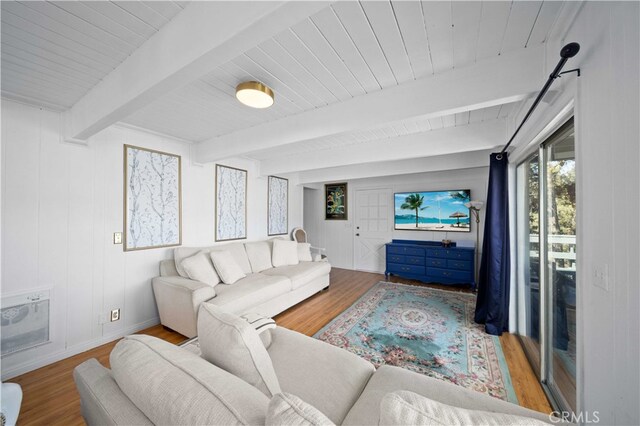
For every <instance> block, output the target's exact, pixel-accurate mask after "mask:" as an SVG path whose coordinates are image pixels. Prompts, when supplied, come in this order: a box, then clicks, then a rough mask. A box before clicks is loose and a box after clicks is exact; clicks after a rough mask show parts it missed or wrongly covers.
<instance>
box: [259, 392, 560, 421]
mask: <svg viewBox="0 0 640 426" xmlns="http://www.w3.org/2000/svg"><path fill="white" fill-rule="evenodd" d="M272 401H273V400H272ZM271 404H272V402H270V403H269V407H271ZM267 419H268V412H267ZM380 424H381V425H398V426H402V425H434V426H435V425H443V426H444V425H448V426H463V425H486V426H509V425H514V426H518V425H520V426H536V425H540V426H544V425H547V424H549V423H547V422H541V421H538V420H536V419H532V418H531V417H522V416H514V415H513V414H502V413H491V412H488V411H480V410H466V409H464V408H459V407H452V406H450V405H447V404H443V403H441V402H438V401H434V400H432V399H429V398H426V397H424V396H422V395H418V394H417V393H414V392H409V391H398V392H392V393H388V394H386V395H385V396H384V397H383V398H382V403H381V404H380Z"/></svg>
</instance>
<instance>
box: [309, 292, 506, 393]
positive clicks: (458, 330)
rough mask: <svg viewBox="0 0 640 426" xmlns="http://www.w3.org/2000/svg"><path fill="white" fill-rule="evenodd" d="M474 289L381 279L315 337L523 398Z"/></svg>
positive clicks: (378, 362)
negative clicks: (479, 316) (478, 314)
mask: <svg viewBox="0 0 640 426" xmlns="http://www.w3.org/2000/svg"><path fill="white" fill-rule="evenodd" d="M475 304H476V297H475V295H473V294H468V293H457V292H453V291H446V290H437V289H432V288H427V287H418V286H410V285H403V284H395V283H389V282H379V283H378V284H376V285H375V286H373V287H372V288H371V289H370V290H369V291H368V292H367V293H365V294H364V296H362V297H361V298H360V299H359V300H358V301H357V302H356V303H354V304H353V305H351V307H349V308H348V309H347V310H346V311H344V312H343V313H342V314H340V315H339V316H338V317H336V318H335V319H334V320H333V321H331V322H330V323H329V324H328V325H326V326H325V327H324V328H323V329H322V330H320V331H319V332H317V333H316V334H315V335H314V336H313V337H315V338H317V339H320V340H323V341H325V342H327V343H330V344H332V345H334V346H338V347H340V348H344V349H346V350H348V351H350V352H352V353H354V354H356V355H359V356H361V357H362V358H364V359H366V360H368V361H370V362H372V363H373V364H375V365H376V367H377V366H380V365H382V364H387V365H394V366H397V367H402V368H406V369H407V370H411V371H415V372H418V373H421V374H424V375H427V376H430V377H435V378H437V379H441V380H445V381H447V382H450V383H454V384H456V385H460V386H464V387H465V388H469V389H473V390H475V391H478V392H483V393H486V394H488V395H491V396H493V397H496V398H500V399H502V400H505V401H509V402H513V403H515V404H517V403H518V399H517V397H516V395H515V392H514V390H513V385H512V383H511V377H510V376H509V369H508V367H507V364H506V361H505V359H504V354H503V352H502V347H501V346H500V340H499V338H498V337H496V336H491V335H489V334H486V333H485V332H484V328H483V326H481V325H479V324H475V323H474V322H473V315H474V310H475Z"/></svg>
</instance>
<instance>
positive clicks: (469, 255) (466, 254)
mask: <svg viewBox="0 0 640 426" xmlns="http://www.w3.org/2000/svg"><path fill="white" fill-rule="evenodd" d="M444 252H445V257H446V258H447V259H460V260H473V250H444Z"/></svg>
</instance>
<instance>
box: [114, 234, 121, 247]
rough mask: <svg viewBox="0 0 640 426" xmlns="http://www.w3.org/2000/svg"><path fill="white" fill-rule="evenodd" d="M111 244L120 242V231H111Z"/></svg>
mask: <svg viewBox="0 0 640 426" xmlns="http://www.w3.org/2000/svg"><path fill="white" fill-rule="evenodd" d="M113 244H122V232H114V233H113Z"/></svg>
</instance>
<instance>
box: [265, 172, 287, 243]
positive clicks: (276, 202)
mask: <svg viewBox="0 0 640 426" xmlns="http://www.w3.org/2000/svg"><path fill="white" fill-rule="evenodd" d="M267 180H268V183H267V187H268V190H267V234H268V235H269V236H271V235H284V234H287V233H288V226H289V180H288V179H284V178H280V177H277V176H269V177H268V179H267Z"/></svg>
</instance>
